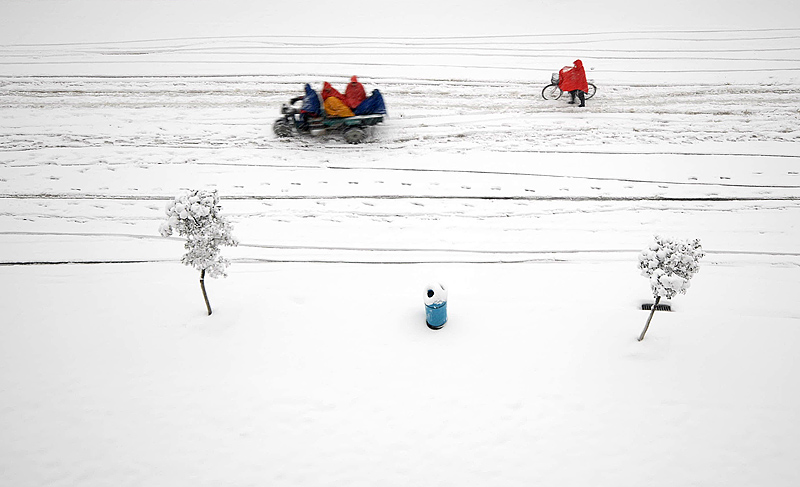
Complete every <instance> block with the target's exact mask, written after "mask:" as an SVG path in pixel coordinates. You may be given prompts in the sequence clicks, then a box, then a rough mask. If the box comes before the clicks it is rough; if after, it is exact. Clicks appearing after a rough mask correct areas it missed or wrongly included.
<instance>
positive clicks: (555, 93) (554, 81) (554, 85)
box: [542, 73, 597, 100]
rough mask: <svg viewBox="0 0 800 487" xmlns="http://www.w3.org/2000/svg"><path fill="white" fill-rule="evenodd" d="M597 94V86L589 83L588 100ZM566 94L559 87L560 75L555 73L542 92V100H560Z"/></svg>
mask: <svg viewBox="0 0 800 487" xmlns="http://www.w3.org/2000/svg"><path fill="white" fill-rule="evenodd" d="M595 93H597V86H595V85H594V84H592V83H589V91H587V92H586V95H585V97H586V99H587V100H588V99H589V98H591V97H593V96H594V94H595ZM563 94H564V92H563V91H561V88H559V87H558V73H553V75H552V76H551V77H550V84H549V85H547V86H545V87H544V89H543V90H542V98H544V99H545V100H558V99H559V98H561V95H563Z"/></svg>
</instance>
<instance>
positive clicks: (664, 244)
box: [639, 235, 705, 341]
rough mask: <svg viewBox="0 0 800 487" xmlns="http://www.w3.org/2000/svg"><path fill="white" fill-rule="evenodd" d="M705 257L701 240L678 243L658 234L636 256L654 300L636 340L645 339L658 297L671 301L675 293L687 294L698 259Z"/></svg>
mask: <svg viewBox="0 0 800 487" xmlns="http://www.w3.org/2000/svg"><path fill="white" fill-rule="evenodd" d="M704 255H705V253H703V247H702V246H701V245H700V239H694V240H681V239H675V238H669V237H662V236H660V235H656V236H655V237H654V238H653V241H652V242H651V243H650V246H649V247H648V248H647V249H645V250H643V251H642V252H641V253H640V254H639V269H641V271H642V275H643V276H644V277H647V278H648V279H649V280H650V289H651V290H652V291H653V296H654V297H655V298H656V301H655V303H654V304H653V308H652V310H651V311H650V316H649V317H648V318H647V323H646V324H645V326H644V330H642V333H641V335H639V341H642V340H643V339H644V334H645V333H647V328H649V327H650V320H652V319H653V313H655V311H656V306H658V302H659V301H661V298H662V297H665V298H667V299H672V298H673V297H674V296H675V295H676V294H678V293H680V294H686V290H687V289H689V280H690V279H691V278H692V276H694V275H695V274H696V273H697V271H699V270H700V259H701V258H702V257H703V256H704Z"/></svg>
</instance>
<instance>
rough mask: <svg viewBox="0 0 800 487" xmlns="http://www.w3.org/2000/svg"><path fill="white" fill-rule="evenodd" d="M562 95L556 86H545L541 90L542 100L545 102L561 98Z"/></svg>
mask: <svg viewBox="0 0 800 487" xmlns="http://www.w3.org/2000/svg"><path fill="white" fill-rule="evenodd" d="M562 93H563V92H562V91H561V88H559V87H558V85H555V84H553V85H547V86H545V87H544V89H543V90H542V98H544V99H545V100H558V99H559V98H561V94H562Z"/></svg>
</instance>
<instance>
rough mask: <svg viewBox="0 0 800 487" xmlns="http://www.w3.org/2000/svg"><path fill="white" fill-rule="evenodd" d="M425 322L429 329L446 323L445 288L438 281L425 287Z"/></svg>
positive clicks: (437, 327)
mask: <svg viewBox="0 0 800 487" xmlns="http://www.w3.org/2000/svg"><path fill="white" fill-rule="evenodd" d="M425 322H426V324H427V325H428V328H430V329H431V330H439V329H441V328H442V327H443V326H444V325H445V323H447V290H446V289H445V287H444V286H442V285H441V284H440V283H438V282H437V283H434V284H431V285H429V286H427V287H426V288H425Z"/></svg>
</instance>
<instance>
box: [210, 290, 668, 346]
mask: <svg viewBox="0 0 800 487" xmlns="http://www.w3.org/2000/svg"><path fill="white" fill-rule="evenodd" d="M659 301H661V296H656V302H655V303H653V309H651V310H650V316H649V317H648V318H647V323H646V324H645V325H644V330H642V334H641V335H639V341H640V342H641V341H642V340H644V334H645V333H647V329H648V328H650V320H652V319H653V314H654V313H655V312H656V306H658V302H659ZM209 314H211V313H209Z"/></svg>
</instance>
